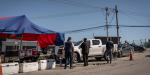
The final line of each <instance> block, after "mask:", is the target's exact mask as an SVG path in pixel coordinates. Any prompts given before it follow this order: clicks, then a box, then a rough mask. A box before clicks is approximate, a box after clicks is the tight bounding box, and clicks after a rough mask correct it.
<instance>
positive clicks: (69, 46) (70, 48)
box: [64, 37, 74, 69]
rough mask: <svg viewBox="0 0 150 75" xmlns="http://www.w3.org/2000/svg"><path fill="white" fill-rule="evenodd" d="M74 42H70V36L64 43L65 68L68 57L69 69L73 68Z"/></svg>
mask: <svg viewBox="0 0 150 75" xmlns="http://www.w3.org/2000/svg"><path fill="white" fill-rule="evenodd" d="M73 55H74V44H73V43H72V42H71V37H69V38H68V40H67V42H66V43H65V68H64V69H66V67H67V63H68V59H70V69H73V67H72V64H73Z"/></svg>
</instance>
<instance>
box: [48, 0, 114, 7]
mask: <svg viewBox="0 0 150 75" xmlns="http://www.w3.org/2000/svg"><path fill="white" fill-rule="evenodd" d="M49 1H53V2H57V3H63V4H69V5H76V6H82V7H90V8H99V9H105V8H102V7H96V6H91V5H88V4H83V3H79V2H74V1H68V0H67V1H68V2H72V3H67V2H62V1H56V0H49ZM74 3H77V4H74ZM79 4H81V5H79ZM108 9H112V8H108Z"/></svg>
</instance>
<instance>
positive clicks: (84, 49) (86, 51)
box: [81, 38, 90, 66]
mask: <svg viewBox="0 0 150 75" xmlns="http://www.w3.org/2000/svg"><path fill="white" fill-rule="evenodd" d="M81 48H82V54H83V61H84V66H88V54H89V48H90V43H89V42H88V41H87V39H86V38H84V42H83V43H82V44H81Z"/></svg>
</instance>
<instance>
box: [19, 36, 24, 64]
mask: <svg viewBox="0 0 150 75" xmlns="http://www.w3.org/2000/svg"><path fill="white" fill-rule="evenodd" d="M22 37H23V34H22V36H21V43H20V51H21V47H22ZM20 51H19V64H20Z"/></svg>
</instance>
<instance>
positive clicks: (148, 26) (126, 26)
mask: <svg viewBox="0 0 150 75" xmlns="http://www.w3.org/2000/svg"><path fill="white" fill-rule="evenodd" d="M109 26H116V25H109ZM119 27H150V26H143V25H141V26H140V25H138V26H136V25H119Z"/></svg>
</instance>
